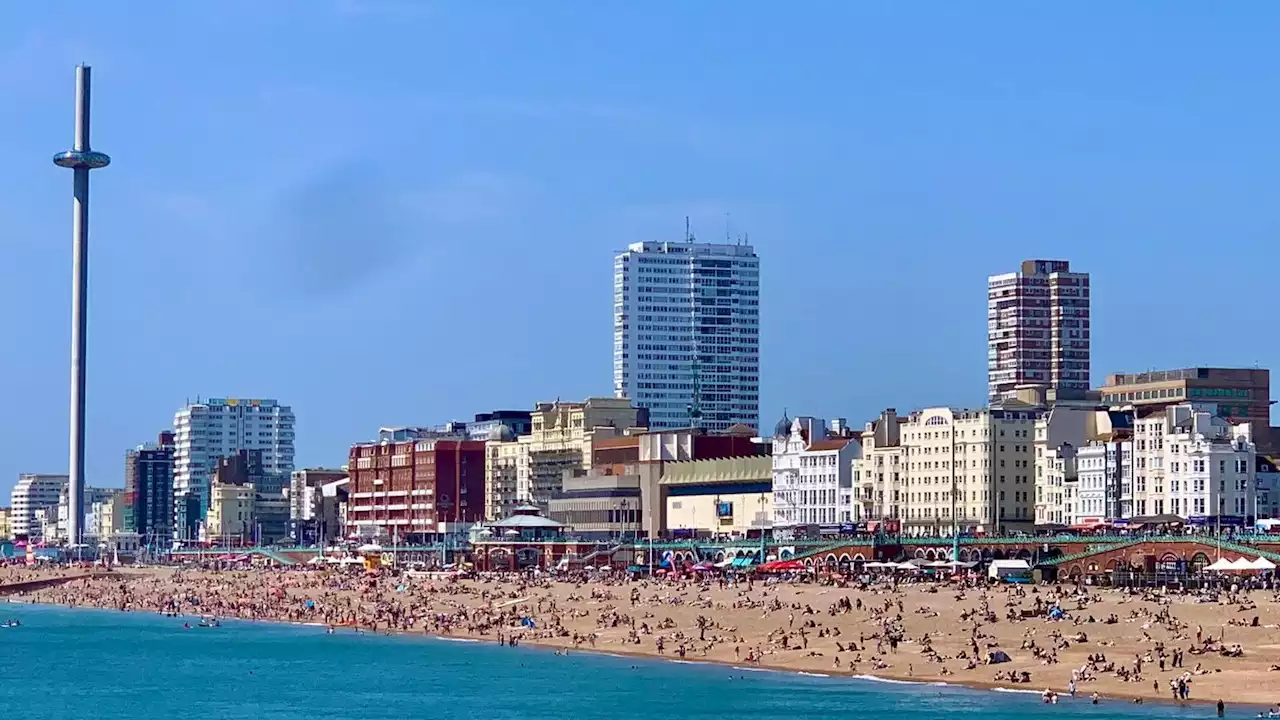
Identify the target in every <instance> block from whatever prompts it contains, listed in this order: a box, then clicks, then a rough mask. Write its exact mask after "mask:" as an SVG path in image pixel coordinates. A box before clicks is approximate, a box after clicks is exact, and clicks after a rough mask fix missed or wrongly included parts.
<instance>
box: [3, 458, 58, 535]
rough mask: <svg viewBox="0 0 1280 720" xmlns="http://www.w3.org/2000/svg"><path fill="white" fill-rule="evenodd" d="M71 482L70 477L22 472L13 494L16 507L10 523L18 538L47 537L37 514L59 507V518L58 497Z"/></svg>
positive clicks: (13, 509)
mask: <svg viewBox="0 0 1280 720" xmlns="http://www.w3.org/2000/svg"><path fill="white" fill-rule="evenodd" d="M67 482H68V477H67V476H66V475H41V474H38V473H22V474H21V475H19V476H18V484H17V485H15V486H14V487H13V492H12V493H10V495H9V501H10V506H11V508H12V515H11V517H10V523H11V525H12V532H13V536H14V537H16V538H25V537H31V536H33V535H37V536H43V533H44V530H43V528H42V527H41V524H40V523H39V521H38V520H37V518H36V513H37V512H38V511H40V510H43V509H45V508H55V510H54V513H55V517H56V513H57V510H56V508H57V507H58V498H59V496H60V495H61V494H62V490H63V488H65V487H66V486H67Z"/></svg>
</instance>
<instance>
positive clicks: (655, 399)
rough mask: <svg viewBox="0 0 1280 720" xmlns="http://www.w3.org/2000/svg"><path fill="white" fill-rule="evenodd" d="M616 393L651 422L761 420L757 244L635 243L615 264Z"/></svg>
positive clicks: (708, 426) (709, 424) (718, 426)
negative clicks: (642, 412)
mask: <svg viewBox="0 0 1280 720" xmlns="http://www.w3.org/2000/svg"><path fill="white" fill-rule="evenodd" d="M613 390H614V394H615V395H616V396H617V397H626V398H630V399H631V401H632V403H634V404H635V406H636V407H639V408H645V409H647V410H648V412H649V427H651V428H653V429H667V428H684V427H700V428H703V429H705V430H708V431H712V432H723V431H725V430H727V429H729V428H730V427H731V426H733V425H737V424H742V425H748V426H750V427H752V428H755V429H757V430H758V429H759V427H760V424H759V421H760V260H759V258H757V257H756V253H755V250H754V249H753V248H752V247H751V246H750V245H745V244H741V245H735V244H714V243H700V242H694V241H693V238H692V237H689V238H688V239H686V240H685V241H683V242H643V243H632V244H631V245H630V246H628V247H627V249H626V251H624V252H622V253H619V254H618V256H617V257H616V258H614V261H613Z"/></svg>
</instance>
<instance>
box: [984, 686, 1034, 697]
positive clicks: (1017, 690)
mask: <svg viewBox="0 0 1280 720" xmlns="http://www.w3.org/2000/svg"><path fill="white" fill-rule="evenodd" d="M991 692H1000V693H1014V694H1015V695H1041V694H1043V692H1044V691H1043V690H1023V689H1022V688H1003V687H994V688H991Z"/></svg>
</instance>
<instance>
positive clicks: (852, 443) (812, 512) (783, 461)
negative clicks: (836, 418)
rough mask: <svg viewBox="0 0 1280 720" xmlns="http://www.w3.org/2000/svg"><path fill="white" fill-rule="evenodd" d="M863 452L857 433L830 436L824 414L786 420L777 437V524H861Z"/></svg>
mask: <svg viewBox="0 0 1280 720" xmlns="http://www.w3.org/2000/svg"><path fill="white" fill-rule="evenodd" d="M839 427H844V422H843V421H840V423H839ZM861 450H862V446H861V445H860V444H859V442H858V441H857V440H855V439H853V438H851V437H828V433H827V427H826V423H825V422H823V421H822V420H819V419H818V418H808V417H799V418H796V419H795V420H793V421H788V420H787V418H785V417H784V418H783V419H782V420H780V421H779V422H778V424H777V425H776V426H775V428H774V437H773V524H774V526H775V527H793V526H796V525H812V524H816V525H834V524H838V523H839V524H843V523H853V522H859V521H860V520H861V519H862V517H861V510H862V508H861V506H860V505H858V504H857V503H855V502H854V497H853V495H854V489H853V485H854V483H853V479H854V472H855V470H854V462H853V461H854V460H855V459H856V458H858V457H860V456H861V454H862V453H861Z"/></svg>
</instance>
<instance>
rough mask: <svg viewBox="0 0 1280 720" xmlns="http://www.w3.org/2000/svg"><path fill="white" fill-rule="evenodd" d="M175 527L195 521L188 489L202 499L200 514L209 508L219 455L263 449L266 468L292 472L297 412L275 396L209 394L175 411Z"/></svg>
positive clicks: (282, 474)
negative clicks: (188, 511) (189, 510)
mask: <svg viewBox="0 0 1280 720" xmlns="http://www.w3.org/2000/svg"><path fill="white" fill-rule="evenodd" d="M173 425H174V454H173V495H174V505H175V507H174V518H175V525H174V532H175V535H177V536H178V537H182V536H183V534H184V533H185V532H186V531H187V530H188V528H189V527H190V523H191V522H194V520H193V519H190V518H187V517H186V498H187V496H188V495H191V496H194V497H196V498H198V500H199V519H203V518H204V515H205V513H206V512H207V511H208V509H209V479H210V476H211V474H212V472H213V469H214V468H215V467H216V465H217V462H218V458H220V457H230V456H232V455H234V454H235V453H236V452H238V451H240V450H261V451H262V471H263V473H264V474H266V475H275V476H276V477H281V478H287V477H289V475H290V474H291V473H292V472H293V440H294V429H293V426H294V415H293V410H292V408H290V407H289V406H288V405H281V404H280V403H278V402H277V401H275V400H239V399H234V398H232V399H221V398H219V399H210V400H205V401H203V402H197V403H189V404H187V405H186V406H185V407H183V408H182V409H181V410H179V411H178V412H177V413H176V414H174V416H173Z"/></svg>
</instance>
